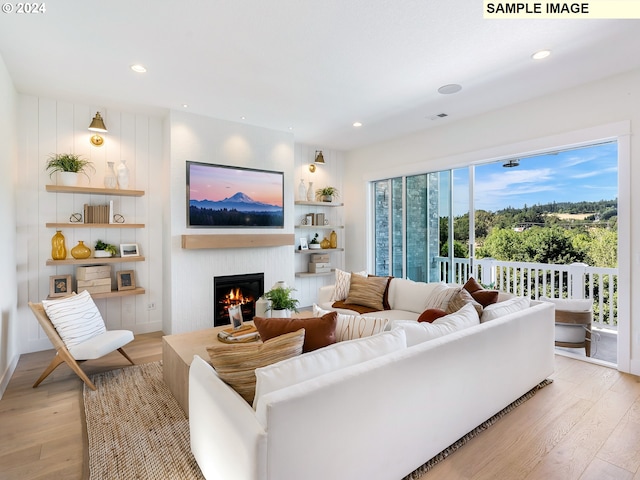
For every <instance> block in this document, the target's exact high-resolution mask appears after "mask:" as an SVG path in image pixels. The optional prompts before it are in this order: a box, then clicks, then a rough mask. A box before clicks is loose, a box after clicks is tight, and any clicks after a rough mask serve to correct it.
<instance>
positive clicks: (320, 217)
mask: <svg viewBox="0 0 640 480" xmlns="http://www.w3.org/2000/svg"><path fill="white" fill-rule="evenodd" d="M314 225H324V213H316V218H315V220H314Z"/></svg>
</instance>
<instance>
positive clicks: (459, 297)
mask: <svg viewBox="0 0 640 480" xmlns="http://www.w3.org/2000/svg"><path fill="white" fill-rule="evenodd" d="M467 303H470V304H472V305H473V307H474V308H475V309H476V311H477V312H478V316H481V315H482V305H480V303H478V302H476V301H475V299H474V298H473V297H472V296H471V294H470V293H469V292H468V291H467V290H465V289H464V288H461V289H460V290H458V292H457V293H456V294H455V295H453V296H452V297H451V300H449V303H448V304H447V313H454V312H457V311H458V310H460V309H461V308H462V307H464V306H465V305H466V304H467Z"/></svg>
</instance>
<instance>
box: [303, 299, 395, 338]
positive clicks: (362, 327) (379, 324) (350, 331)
mask: <svg viewBox="0 0 640 480" xmlns="http://www.w3.org/2000/svg"><path fill="white" fill-rule="evenodd" d="M327 313H330V312H329V310H323V309H322V308H320V307H318V305H316V304H314V305H313V314H314V315H315V316H322V315H326V314H327ZM388 323H389V319H387V318H378V317H367V316H362V315H345V314H342V313H338V321H337V324H336V341H337V342H344V341H345V340H353V339H356V338H364V337H370V336H371V335H375V334H377V333H380V332H383V331H384V330H385V328H386V327H387V325H388Z"/></svg>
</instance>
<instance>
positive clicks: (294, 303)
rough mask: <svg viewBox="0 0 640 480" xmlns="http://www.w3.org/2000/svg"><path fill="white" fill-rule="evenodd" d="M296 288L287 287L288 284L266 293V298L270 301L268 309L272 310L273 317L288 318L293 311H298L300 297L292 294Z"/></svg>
mask: <svg viewBox="0 0 640 480" xmlns="http://www.w3.org/2000/svg"><path fill="white" fill-rule="evenodd" d="M293 291H295V289H294V288H291V287H287V286H286V284H284V286H283V285H279V286H277V287H275V288H272V289H271V290H269V291H268V292H266V293H265V294H264V298H266V299H267V300H268V301H269V307H268V308H267V311H271V316H272V317H273V318H286V317H290V316H291V311H294V312H297V311H298V299H297V298H293V297H292V296H291V292H293Z"/></svg>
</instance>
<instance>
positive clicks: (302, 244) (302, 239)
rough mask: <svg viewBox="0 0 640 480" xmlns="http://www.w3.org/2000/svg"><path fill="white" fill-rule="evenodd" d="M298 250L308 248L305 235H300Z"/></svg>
mask: <svg viewBox="0 0 640 480" xmlns="http://www.w3.org/2000/svg"><path fill="white" fill-rule="evenodd" d="M300 250H309V244H308V243H307V237H300Z"/></svg>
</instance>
